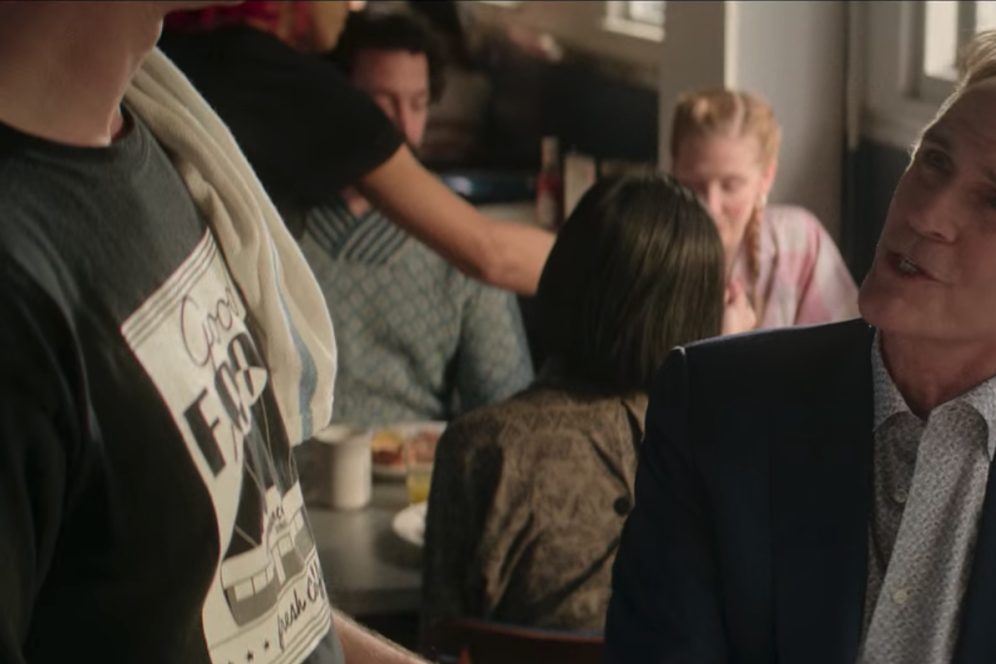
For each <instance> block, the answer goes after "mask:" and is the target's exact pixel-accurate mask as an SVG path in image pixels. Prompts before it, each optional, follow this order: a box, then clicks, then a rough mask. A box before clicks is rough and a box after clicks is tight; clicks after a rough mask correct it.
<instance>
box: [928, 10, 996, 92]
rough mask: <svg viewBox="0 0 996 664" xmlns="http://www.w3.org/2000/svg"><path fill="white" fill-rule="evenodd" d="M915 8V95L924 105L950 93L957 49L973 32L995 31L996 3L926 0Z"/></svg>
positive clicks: (954, 73) (953, 79)
mask: <svg viewBox="0 0 996 664" xmlns="http://www.w3.org/2000/svg"><path fill="white" fill-rule="evenodd" d="M918 5H919V11H920V16H919V21H918V24H919V28H920V32H921V34H920V35H918V39H917V41H918V42H919V44H920V49H919V50H917V49H914V56H915V57H916V59H917V63H916V66H917V70H918V71H919V72H920V76H919V80H918V86H917V90H916V93H917V96H918V97H920V98H921V99H923V100H925V101H939V100H941V99H944V98H945V97H946V96H947V95H948V94H949V93H950V92H951V85H952V83H953V82H954V81H955V78H956V76H957V72H956V69H955V63H956V60H957V57H958V49H959V48H960V47H961V46H962V45H963V44H964V43H965V42H966V41H967V40H968V39H969V38H970V37H971V36H972V35H973V34H975V33H976V32H980V31H982V30H989V29H992V28H996V2H950V1H949V0H928V1H927V2H922V3H918Z"/></svg>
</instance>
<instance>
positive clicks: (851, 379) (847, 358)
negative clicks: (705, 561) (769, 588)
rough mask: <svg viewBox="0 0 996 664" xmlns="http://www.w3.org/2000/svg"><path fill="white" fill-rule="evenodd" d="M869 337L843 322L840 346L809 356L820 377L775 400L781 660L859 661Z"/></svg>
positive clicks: (868, 469) (809, 663) (867, 501)
mask: <svg viewBox="0 0 996 664" xmlns="http://www.w3.org/2000/svg"><path fill="white" fill-rule="evenodd" d="M872 338H873V333H872V331H871V330H870V328H869V327H868V326H867V324H863V323H860V322H856V323H855V325H854V326H853V327H852V326H847V327H844V328H842V329H841V337H840V341H839V343H835V344H833V346H832V347H828V348H826V349H821V350H822V351H823V352H821V355H822V356H821V357H818V358H817V357H814V358H813V369H814V370H813V374H812V376H813V378H814V379H815V380H808V381H804V382H805V383H806V385H805V386H803V385H800V386H798V389H797V391H796V392H795V393H790V395H789V397H788V398H787V399H786V401H787V403H784V404H777V405H776V406H775V410H776V415H775V416H774V418H773V419H774V420H775V422H776V425H775V435H774V437H773V438H772V443H771V445H772V447H771V490H772V496H771V501H772V506H771V509H772V538H773V541H772V555H773V567H774V583H775V588H774V594H775V625H776V642H777V648H778V653H779V657H778V660H779V661H780V662H782V664H796V663H799V664H802V663H803V662H805V663H806V664H821V663H823V662H826V663H827V664H830V663H831V662H832V663H834V664H836V663H838V662H853V661H855V660H856V658H857V654H858V648H859V645H860V639H861V630H862V616H863V608H864V595H865V586H866V581H867V557H868V539H867V538H868V517H869V512H870V507H871V495H872V493H871V487H872V484H871V483H872V446H873V442H874V441H873V431H872V426H873V407H874V406H873V402H872V398H873V392H872V383H871V340H872Z"/></svg>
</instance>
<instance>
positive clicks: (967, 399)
mask: <svg viewBox="0 0 996 664" xmlns="http://www.w3.org/2000/svg"><path fill="white" fill-rule="evenodd" d="M881 344H882V341H881V336H880V333H879V331H878V330H876V331H875V340H874V342H873V343H872V383H873V386H874V400H875V430H876V431H877V430H878V428H879V427H880V426H882V424H883V423H884V422H885V421H886V420H888V419H889V418H890V417H892V416H893V415H895V414H897V413H909V414H910V415H913V417H916V415H914V414H913V412H912V411H911V410H910V408H909V406H908V405H907V404H906V400H905V399H904V398H903V395H902V394H900V393H899V388H897V387H896V384H895V383H894V382H893V380H892V376H890V375H889V371H888V369H886V368H885V362H884V361H883V360H882V347H881ZM958 401H961V402H963V403H965V404H967V405H968V406H970V407H971V408H972V409H973V410H975V412H977V413H978V414H979V415H980V416H981V417H982V419H983V420H984V421H985V423H986V436H987V439H986V443H987V445H986V452H987V454H988V455H989V460H990V461H991V460H992V459H993V457H994V456H996V376H993V377H991V378H989V379H988V380H985V381H983V382H981V383H979V384H978V385H976V386H975V387H973V388H972V389H971V390H969V391H968V392H966V393H965V394H962V395H961V396H959V397H956V398H954V399H952V400H951V401H949V402H947V403H945V404H942V405H940V406H938V408H943V407H944V406H946V405H948V404H950V403H955V402H958Z"/></svg>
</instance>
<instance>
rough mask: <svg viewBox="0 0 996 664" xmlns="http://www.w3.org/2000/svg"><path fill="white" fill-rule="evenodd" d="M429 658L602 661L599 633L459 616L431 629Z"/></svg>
mask: <svg viewBox="0 0 996 664" xmlns="http://www.w3.org/2000/svg"><path fill="white" fill-rule="evenodd" d="M426 646H427V647H426V652H427V653H428V656H429V658H430V659H431V660H432V661H434V662H438V663H439V664H561V663H563V664H602V662H603V659H604V658H603V650H604V649H603V646H604V641H603V639H602V636H601V635H600V634H591V633H586V634H582V633H577V632H561V631H555V630H546V629H533V628H528V627H519V626H515V625H505V624H501V623H493V622H487V621H484V620H474V619H470V618H459V619H453V620H443V621H440V622H439V623H438V624H436V626H435V627H433V628H432V629H431V630H430V631H429V635H428V641H427V643H426Z"/></svg>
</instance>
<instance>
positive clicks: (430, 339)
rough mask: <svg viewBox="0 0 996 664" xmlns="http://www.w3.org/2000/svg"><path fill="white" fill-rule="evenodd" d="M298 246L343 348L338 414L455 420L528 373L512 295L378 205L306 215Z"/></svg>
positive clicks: (513, 388)
mask: <svg viewBox="0 0 996 664" xmlns="http://www.w3.org/2000/svg"><path fill="white" fill-rule="evenodd" d="M305 229H306V230H305V235H304V237H303V238H302V240H301V249H302V251H303V252H304V255H305V257H306V258H307V259H308V262H309V263H310V265H311V268H312V270H313V271H314V273H315V276H316V278H317V279H318V283H319V284H320V285H321V287H322V291H323V292H324V293H325V300H326V302H327V304H328V308H329V312H330V313H331V315H332V323H333V325H334V326H335V334H336V342H337V344H338V347H339V368H338V375H337V377H336V386H335V399H336V401H335V408H334V413H333V420H334V421H337V422H350V423H355V424H360V425H364V426H369V425H376V424H385V423H391V422H402V421H413V420H450V419H452V418H454V417H455V416H457V415H459V414H460V413H463V412H467V411H469V410H472V409H474V408H477V407H480V406H484V405H487V404H491V403H494V402H497V401H500V400H502V399H505V398H506V397H508V396H510V395H512V394H514V393H515V392H517V391H519V390H521V389H522V388H524V387H525V386H526V385H528V384H529V383H530V381H531V380H532V378H533V367H532V363H531V361H530V357H529V348H528V345H527V342H526V336H525V331H524V329H523V326H522V318H521V315H520V313H519V308H518V303H517V302H516V300H515V297H514V295H512V294H511V293H508V292H505V291H501V290H498V289H495V288H491V287H489V286H486V285H484V284H482V283H480V282H477V281H475V280H473V279H470V278H469V277H466V276H464V275H463V274H461V273H460V272H458V271H457V270H456V269H455V268H454V267H452V266H451V265H450V264H449V263H447V262H446V261H445V260H444V259H443V258H442V257H440V256H439V255H438V254H436V253H434V252H433V251H431V250H429V249H428V248H427V247H426V246H425V245H423V244H422V243H421V242H419V241H418V240H416V239H415V238H413V237H411V236H410V235H408V234H407V233H406V232H405V231H403V230H402V229H401V228H399V227H397V226H395V225H394V224H392V223H391V222H390V221H389V220H388V219H386V218H385V217H384V216H383V215H382V214H381V213H380V212H378V211H377V210H375V209H372V210H370V211H369V212H367V213H366V214H363V215H360V216H358V217H357V216H354V215H353V214H352V213H351V212H350V210H349V208H348V207H346V204H345V202H344V201H342V200H341V199H339V198H336V199H335V200H333V201H332V202H330V203H328V204H326V205H324V206H321V207H319V208H315V209H313V210H312V211H311V212H309V213H308V215H307V220H306V226H305Z"/></svg>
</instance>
